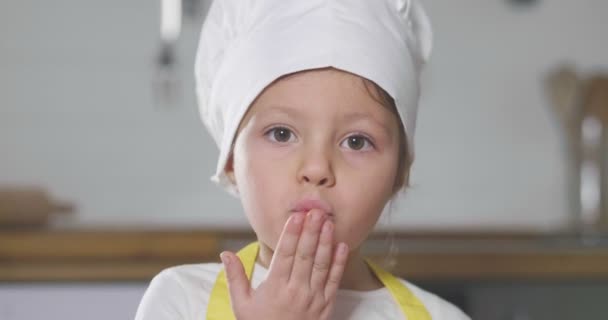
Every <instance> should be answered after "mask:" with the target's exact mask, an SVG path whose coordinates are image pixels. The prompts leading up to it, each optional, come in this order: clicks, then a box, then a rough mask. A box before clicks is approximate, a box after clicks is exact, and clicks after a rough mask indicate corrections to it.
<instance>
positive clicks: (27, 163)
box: [0, 0, 608, 229]
mask: <svg viewBox="0 0 608 320" xmlns="http://www.w3.org/2000/svg"><path fill="white" fill-rule="evenodd" d="M426 3H427V8H428V11H429V14H430V15H431V17H432V19H433V24H434V28H435V34H436V42H435V52H434V55H433V60H432V63H431V64H430V66H429V72H428V74H427V78H426V82H427V84H428V86H427V88H426V89H427V90H426V92H425V93H424V94H425V96H424V98H423V102H422V106H421V111H420V114H419V115H420V117H419V121H418V131H417V140H416V142H417V160H416V161H417V162H416V163H415V166H414V171H413V180H412V182H413V184H414V188H413V189H411V190H410V192H409V193H408V195H407V197H406V199H405V200H403V201H400V202H399V203H398V205H397V209H396V211H397V212H395V213H394V214H393V215H392V223H394V225H396V226H403V227H407V228H417V227H439V228H470V227H474V228H478V227H491V228H504V227H511V228H518V227H524V228H540V229H546V228H552V227H558V226H560V225H561V224H563V223H564V222H565V221H566V220H567V211H568V210H567V195H566V187H565V183H566V182H565V172H566V171H565V170H566V168H565V161H564V158H563V153H562V152H563V150H562V145H561V141H560V139H559V133H558V126H557V125H556V123H555V121H554V118H553V117H552V115H551V113H550V109H549V106H548V105H547V100H546V99H545V96H544V92H543V87H542V77H543V74H544V73H546V72H547V71H548V70H549V69H550V68H552V67H554V66H555V65H556V64H558V63H560V62H562V61H574V62H576V63H577V65H578V66H580V67H582V68H583V70H590V69H591V68H592V67H596V66H601V67H604V68H605V67H606V66H607V65H608V58H607V57H608V43H606V41H605V33H606V31H607V30H608V25H607V23H606V21H608V19H607V18H608V2H606V1H599V0H581V1H568V0H553V1H541V2H540V5H539V6H535V7H532V8H530V9H529V10H512V8H510V7H509V6H507V5H506V3H505V1H500V0H494V1H480V0H466V1H464V0H463V1H438V0H433V1H431V0H427V1H426ZM158 16H159V13H158V4H157V3H156V2H150V1H132V2H124V1H118V0H105V1H92V0H89V1H71V0H56V1H51V2H44V1H33V0H20V1H17V0H9V1H2V2H1V3H0V57H1V58H2V59H0V152H1V156H0V183H2V184H6V183H32V184H42V185H44V186H47V187H48V188H49V189H50V190H51V191H52V192H53V194H54V195H56V196H57V197H59V198H61V199H65V200H73V201H75V202H76V203H77V205H78V206H79V209H80V210H79V214H78V216H77V220H78V221H79V222H82V223H85V224H89V223H92V224H116V223H125V224H133V223H141V222H146V223H162V224H178V225H189V224H192V223H194V224H200V225H203V224H204V225H239V226H244V225H245V221H244V218H243V216H242V213H241V210H240V205H239V204H238V202H237V201H235V200H233V199H232V198H231V197H230V196H228V195H226V194H224V193H223V192H222V191H221V190H219V189H218V188H216V187H215V186H214V185H213V184H212V183H211V182H209V180H208V177H209V176H210V175H211V173H212V172H213V170H214V168H215V157H216V156H217V150H216V148H215V146H214V144H213V143H212V140H211V139H210V137H209V136H208V135H207V134H206V132H205V131H204V129H203V126H202V124H201V123H200V121H199V119H198V113H197V110H196V105H195V98H194V89H193V71H192V65H193V61H194V53H195V49H196V45H197V44H196V41H197V37H198V32H199V28H200V21H198V22H196V23H192V24H187V25H185V26H184V34H183V38H182V41H181V43H180V48H179V58H180V63H181V65H180V70H179V72H180V77H181V79H182V85H183V86H182V88H181V93H182V98H181V99H180V100H179V101H178V102H177V103H175V105H173V106H171V107H169V108H165V107H159V106H158V105H156V104H155V101H154V99H153V94H152V80H153V74H154V68H153V66H154V59H155V57H156V54H157V52H156V50H157V49H158V32H157V28H158Z"/></svg>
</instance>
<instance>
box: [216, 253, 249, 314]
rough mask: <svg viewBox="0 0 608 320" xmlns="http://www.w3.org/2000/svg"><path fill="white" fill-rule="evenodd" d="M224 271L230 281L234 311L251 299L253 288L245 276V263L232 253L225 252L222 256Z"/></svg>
mask: <svg viewBox="0 0 608 320" xmlns="http://www.w3.org/2000/svg"><path fill="white" fill-rule="evenodd" d="M220 258H221V259H222V263H223V264H224V269H225V270H226V279H227V280H228V290H229V291H230V301H231V303H232V307H233V309H239V307H238V306H237V304H239V303H240V302H243V301H246V300H247V299H248V298H249V294H250V291H251V286H250V284H249V279H247V275H246V274H245V269H244V268H243V263H242V262H241V260H240V259H239V257H238V256H236V255H235V254H234V253H232V252H228V251H224V252H222V253H221V254H220Z"/></svg>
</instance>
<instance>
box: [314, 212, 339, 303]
mask: <svg viewBox="0 0 608 320" xmlns="http://www.w3.org/2000/svg"><path fill="white" fill-rule="evenodd" d="M333 232H334V224H333V223H332V222H331V221H329V220H327V221H325V223H323V227H322V228H321V235H320V236H319V246H318V247H317V253H316V255H315V262H314V264H313V267H312V275H311V276H310V287H311V289H313V290H315V291H316V290H321V289H322V288H323V287H324V286H325V280H326V279H327V274H328V273H329V267H330V266H331V259H332V243H333Z"/></svg>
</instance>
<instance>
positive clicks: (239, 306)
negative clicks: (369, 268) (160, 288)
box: [222, 209, 348, 320]
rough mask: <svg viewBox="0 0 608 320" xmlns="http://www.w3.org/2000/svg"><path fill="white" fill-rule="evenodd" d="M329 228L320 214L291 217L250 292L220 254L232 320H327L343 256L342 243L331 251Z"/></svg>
mask: <svg viewBox="0 0 608 320" xmlns="http://www.w3.org/2000/svg"><path fill="white" fill-rule="evenodd" d="M333 227H334V226H333V223H332V222H331V221H329V220H326V219H325V214H324V213H323V212H322V211H320V210H316V209H315V210H311V211H310V212H309V213H308V214H307V215H306V216H305V215H304V214H303V213H296V214H294V215H292V216H291V217H290V219H289V220H288V221H287V223H286V224H285V227H284V229H283V232H282V234H281V238H280V239H279V243H278V244H277V247H276V250H275V252H274V256H273V257H272V261H271V263H270V268H269V271H268V276H267V278H266V280H265V281H264V282H262V283H261V284H260V285H259V286H258V287H257V288H256V289H255V290H254V289H252V288H251V286H250V283H249V280H248V279H247V276H246V275H245V270H244V268H243V264H242V263H241V261H240V260H239V259H238V257H237V256H236V255H235V254H233V253H229V252H224V253H222V260H223V261H224V267H225V268H226V277H227V279H228V287H229V290H230V300H231V302H232V310H233V312H234V315H235V316H236V318H237V319H238V320H245V319H267V320H279V319H280V320H283V319H306V320H310V319H329V317H330V315H331V312H332V308H333V304H334V301H335V296H336V292H337V290H338V286H339V284H340V279H341V278H342V273H343V271H344V266H345V264H346V260H347V256H348V247H347V245H346V244H344V243H341V244H339V245H338V246H337V248H336V250H335V252H334V250H333V249H332V238H333V229H334V228H333Z"/></svg>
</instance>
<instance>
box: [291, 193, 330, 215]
mask: <svg viewBox="0 0 608 320" xmlns="http://www.w3.org/2000/svg"><path fill="white" fill-rule="evenodd" d="M313 209H318V210H321V211H323V212H324V213H325V214H326V215H327V217H329V218H333V210H332V208H331V206H330V205H329V203H327V202H326V201H323V200H322V199H320V198H303V199H301V200H298V201H296V202H295V203H294V204H293V205H292V206H291V212H308V211H310V210H313Z"/></svg>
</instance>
